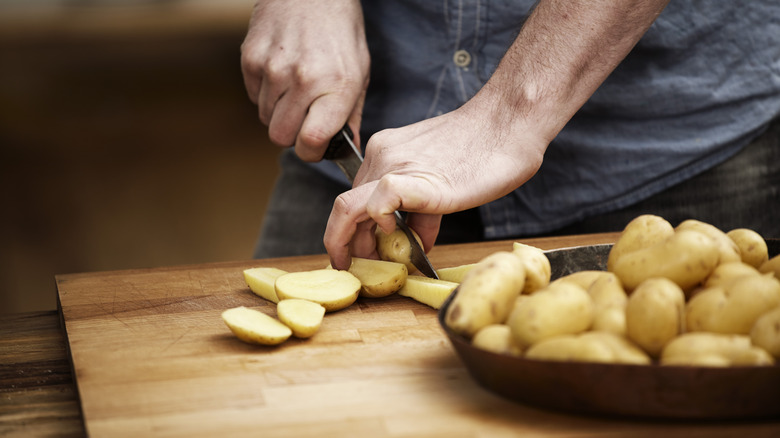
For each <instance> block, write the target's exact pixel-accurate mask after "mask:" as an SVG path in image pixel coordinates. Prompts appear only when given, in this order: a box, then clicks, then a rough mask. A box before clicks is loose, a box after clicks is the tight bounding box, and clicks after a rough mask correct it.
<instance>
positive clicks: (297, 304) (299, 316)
mask: <svg viewBox="0 0 780 438" xmlns="http://www.w3.org/2000/svg"><path fill="white" fill-rule="evenodd" d="M276 314H277V315H278V316H279V320H280V321H282V322H283V323H284V324H285V325H286V326H287V327H290V329H292V332H293V335H294V336H295V337H296V338H310V337H312V336H314V334H315V333H317V331H318V330H319V329H320V326H321V325H322V319H323V317H324V316H325V308H324V307H322V305H320V304H317V303H315V302H313V301H308V300H301V299H297V298H292V299H288V300H281V301H279V304H277V305H276Z"/></svg>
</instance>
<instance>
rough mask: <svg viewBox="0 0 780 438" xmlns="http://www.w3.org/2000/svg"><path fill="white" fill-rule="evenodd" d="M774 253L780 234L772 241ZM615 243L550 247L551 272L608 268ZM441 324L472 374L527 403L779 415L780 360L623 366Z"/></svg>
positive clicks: (694, 414)
mask: <svg viewBox="0 0 780 438" xmlns="http://www.w3.org/2000/svg"><path fill="white" fill-rule="evenodd" d="M767 244H768V246H769V254H770V256H773V255H777V254H778V253H780V239H767ZM610 248H611V245H593V246H583V247H576V248H566V249H560V250H554V251H548V252H546V253H547V256H548V258H549V259H550V264H551V266H552V278H553V279H555V278H558V277H561V276H563V275H566V274H569V273H571V272H576V271H581V270H585V269H600V270H603V269H605V266H606V260H607V256H608V254H609V249H610ZM456 294H457V290H456V291H455V293H453V294H452V296H450V298H449V299H448V300H447V301H446V302H445V303H444V305H443V306H442V307H441V309H440V310H439V315H438V317H439V324H440V325H441V326H442V328H443V329H444V331H445V333H446V334H447V336H448V337H449V339H450V342H452V345H453V347H454V348H455V351H456V352H457V354H458V356H459V357H460V359H461V361H462V362H463V363H464V364H465V366H466V368H467V369H468V371H469V373H470V374H471V376H472V377H473V378H474V379H475V380H476V381H477V382H478V383H479V384H480V385H481V386H483V387H484V388H486V389H488V390H489V391H492V392H494V393H496V394H499V395H501V396H503V397H506V398H508V399H510V400H513V401H517V402H520V403H523V404H527V405H531V406H535V407H539V408H546V409H551V410H557V411H564V412H571V413H579V414H597V415H607V416H622V417H637V418H665V419H686V420H701V419H712V420H716V419H717V420H723V419H766V418H780V365H775V366H764V367H759V366H739V367H729V368H712V367H685V366H666V365H664V366H661V365H657V364H652V365H622V364H603V363H586V362H559V361H543V360H533V359H525V358H522V357H512V356H508V355H502V354H496V353H491V352H489V351H485V350H482V349H479V348H475V347H473V346H472V345H471V343H470V342H469V340H468V339H466V338H465V337H463V336H461V335H458V334H456V333H454V332H453V331H452V330H450V329H449V328H448V327H447V325H446V324H445V323H444V316H445V315H446V312H447V308H448V307H449V306H450V304H451V303H452V299H453V297H454V296H455V295H456Z"/></svg>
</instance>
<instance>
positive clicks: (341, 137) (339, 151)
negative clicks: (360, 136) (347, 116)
mask: <svg viewBox="0 0 780 438" xmlns="http://www.w3.org/2000/svg"><path fill="white" fill-rule="evenodd" d="M353 139H354V137H353V134H352V129H350V127H349V124H345V125H344V127H343V128H341V131H339V132H338V134H336V135H334V136H333V138H331V139H330V143H328V148H327V149H325V154H324V155H323V156H322V158H323V159H326V160H335V159H340V158H344V157H346V156H347V154H350V153H352V151H351V149H352V146H351V145H350V144H349V142H350V141H354V140H353Z"/></svg>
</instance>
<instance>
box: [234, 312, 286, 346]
mask: <svg viewBox="0 0 780 438" xmlns="http://www.w3.org/2000/svg"><path fill="white" fill-rule="evenodd" d="M222 320H223V321H225V324H227V326H228V328H230V331H231V332H233V334H234V335H236V337H237V338H238V339H240V340H242V341H244V342H247V343H250V344H261V345H278V344H281V343H282V342H284V341H286V340H287V339H288V338H289V337H290V336H291V335H292V330H291V329H290V328H289V327H287V326H286V325H284V324H282V323H281V322H280V321H278V320H277V319H275V318H273V317H271V316H268V315H266V314H265V313H263V312H260V311H259V310H254V309H250V308H248V307H244V306H241V307H234V308H232V309H228V310H225V311H224V312H222Z"/></svg>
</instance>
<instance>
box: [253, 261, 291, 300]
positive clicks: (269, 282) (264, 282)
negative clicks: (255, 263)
mask: <svg viewBox="0 0 780 438" xmlns="http://www.w3.org/2000/svg"><path fill="white" fill-rule="evenodd" d="M286 273H287V271H283V270H281V269H278V268H266V267H261V268H250V269H245V270H244V281H246V284H247V286H249V289H250V290H251V291H252V292H253V293H254V294H255V295H257V296H258V297H260V298H265V299H266V300H268V301H270V302H272V303H278V302H279V298H278V297H277V296H276V289H275V288H274V283H275V282H276V279H277V278H278V277H279V276H281V275H283V274H286Z"/></svg>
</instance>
